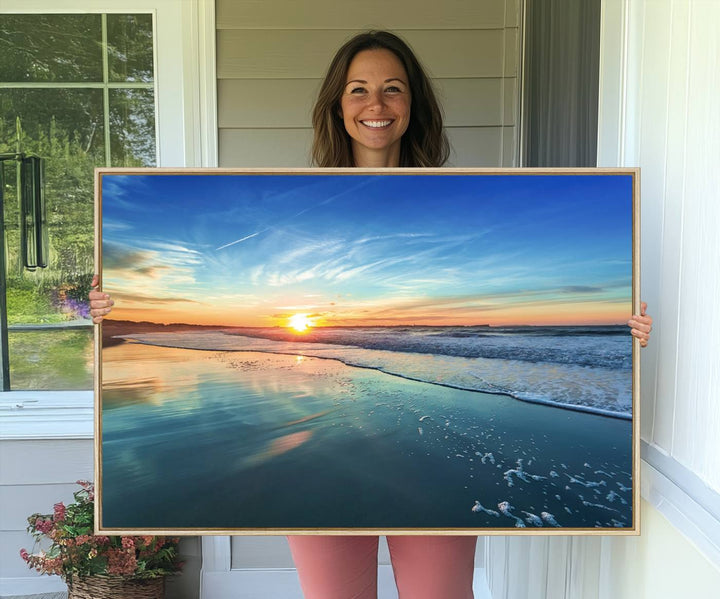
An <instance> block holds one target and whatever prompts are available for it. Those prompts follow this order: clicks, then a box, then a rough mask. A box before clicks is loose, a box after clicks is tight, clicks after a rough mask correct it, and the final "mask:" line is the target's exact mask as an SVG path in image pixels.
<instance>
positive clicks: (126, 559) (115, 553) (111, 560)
mask: <svg viewBox="0 0 720 599" xmlns="http://www.w3.org/2000/svg"><path fill="white" fill-rule="evenodd" d="M107 557H108V574H115V575H118V576H129V575H130V574H134V573H135V568H137V559H136V558H135V553H134V552H130V551H127V550H125V549H109V550H108V554H107Z"/></svg>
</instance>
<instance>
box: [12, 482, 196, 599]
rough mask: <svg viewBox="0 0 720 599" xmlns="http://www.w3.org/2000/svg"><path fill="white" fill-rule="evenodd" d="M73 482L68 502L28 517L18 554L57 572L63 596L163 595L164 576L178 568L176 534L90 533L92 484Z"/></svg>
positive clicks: (155, 598)
mask: <svg viewBox="0 0 720 599" xmlns="http://www.w3.org/2000/svg"><path fill="white" fill-rule="evenodd" d="M78 484H79V485H80V486H81V487H82V488H81V489H80V490H79V491H76V492H75V493H73V496H74V497H75V502H74V503H71V504H69V505H64V504H62V503H56V504H55V506H54V509H53V513H52V514H33V515H32V516H30V517H29V518H28V528H27V530H28V532H29V533H30V534H31V535H32V536H33V538H34V539H35V546H34V547H33V550H32V552H28V551H27V550H26V549H21V550H20V557H21V558H22V559H23V560H25V562H26V563H27V565H28V566H29V567H30V568H32V569H34V570H36V571H37V572H39V573H40V574H51V575H52V574H56V575H58V576H61V577H62V579H63V580H64V581H65V582H66V583H67V585H68V599H163V594H164V590H165V577H166V576H170V575H172V574H176V573H178V572H180V571H181V569H182V562H180V560H179V557H178V543H179V541H180V539H176V538H167V537H161V536H147V535H140V536H105V535H94V534H93V520H94V501H95V489H94V487H93V484H92V483H90V482H87V481H78Z"/></svg>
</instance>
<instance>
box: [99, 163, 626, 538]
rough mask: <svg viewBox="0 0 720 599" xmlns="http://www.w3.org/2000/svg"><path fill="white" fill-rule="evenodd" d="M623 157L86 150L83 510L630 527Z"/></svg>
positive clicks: (391, 527)
mask: <svg viewBox="0 0 720 599" xmlns="http://www.w3.org/2000/svg"><path fill="white" fill-rule="evenodd" d="M638 190H639V172H638V171H637V170H636V169H614V170H606V169H575V170H557V169H556V170H553V169H544V170H542V169H522V170H519V169H505V170H483V169H386V170H381V171H372V170H365V169H345V170H342V169H300V170H297V169H294V170H277V169H274V170H221V169H194V170H193V169H135V170H132V169H99V170H98V171H97V172H96V205H97V263H98V268H99V269H100V270H99V272H100V273H101V275H102V288H103V290H104V291H106V292H108V293H110V294H111V296H112V298H113V299H114V301H115V306H114V308H113V310H112V312H111V314H110V315H109V316H108V317H107V318H106V319H105V320H104V322H103V323H102V325H100V326H99V327H97V336H96V339H97V343H96V364H97V369H96V460H95V463H96V486H97V492H98V499H97V501H96V528H97V530H98V532H106V533H131V532H132V533H135V534H147V533H163V534H173V535H175V534H193V535H195V534H293V533H303V534H306V533H323V534H371V533H373V534H428V533H440V534H442V533H448V534H450V533H452V534H516V533H517V534H563V535H566V534H637V533H638V529H639V511H638V503H639V481H638V462H639V453H638V443H639V434H638V430H639V428H638V427H639V423H638V409H637V401H638V349H639V347H638V346H635V345H634V343H637V342H633V338H632V336H631V335H630V334H629V329H628V327H627V325H626V322H627V320H628V318H629V317H630V315H631V314H632V313H633V309H634V310H636V311H637V310H638V309H639V298H638V293H637V291H638V289H639V276H638V274H639V273H638V268H639V266H638V265H639V259H638V258H639V257H638V250H637V248H638V245H639V240H638V230H639V224H638V214H639V197H638V195H639V194H638Z"/></svg>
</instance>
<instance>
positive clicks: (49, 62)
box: [0, 14, 157, 390]
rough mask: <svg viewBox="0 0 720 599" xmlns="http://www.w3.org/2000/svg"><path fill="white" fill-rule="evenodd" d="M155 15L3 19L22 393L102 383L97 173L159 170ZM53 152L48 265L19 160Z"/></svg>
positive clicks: (5, 143) (7, 196)
mask: <svg viewBox="0 0 720 599" xmlns="http://www.w3.org/2000/svg"><path fill="white" fill-rule="evenodd" d="M153 37H154V31H153V15H152V14H14V15H3V16H2V19H1V20H0V48H1V50H2V51H1V52H0V56H2V58H1V59H0V155H3V156H4V157H5V160H3V161H2V163H0V164H1V167H0V168H2V169H3V175H4V177H3V178H2V180H3V189H2V191H3V216H4V231H3V241H4V244H5V256H6V259H5V277H6V282H7V321H8V345H9V351H8V363H9V364H8V365H9V370H10V387H11V388H12V389H48V390H49V389H53V390H60V389H91V388H92V361H93V352H92V339H93V335H92V323H91V321H90V320H89V315H88V308H87V301H86V298H87V294H88V292H89V289H90V281H91V278H92V274H93V270H94V267H93V264H94V258H93V255H94V251H93V248H94V236H93V225H94V208H93V206H94V204H93V169H94V168H95V167H96V166H154V165H155V164H156V155H157V149H156V148H157V143H156V133H155V131H156V126H155V121H156V117H155V105H156V101H155V95H156V94H155V76H154V64H155V57H154V50H153V49H154V43H153ZM18 155H36V156H40V157H41V158H43V159H44V163H45V164H44V182H45V222H46V229H47V238H48V250H49V251H48V260H47V267H46V268H32V269H29V268H27V267H26V266H25V264H24V260H23V259H22V255H21V251H20V245H21V243H20V238H21V226H20V225H21V223H20V210H19V206H18V204H19V201H18V200H19V198H18V183H17V175H16V172H17V170H18V162H17V160H15V158H14V157H15V156H18Z"/></svg>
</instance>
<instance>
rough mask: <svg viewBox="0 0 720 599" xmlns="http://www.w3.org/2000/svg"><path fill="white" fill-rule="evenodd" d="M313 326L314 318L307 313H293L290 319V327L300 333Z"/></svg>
mask: <svg viewBox="0 0 720 599" xmlns="http://www.w3.org/2000/svg"><path fill="white" fill-rule="evenodd" d="M312 326H313V322H312V319H310V318H309V317H308V315H307V314H293V315H292V316H291V317H290V318H289V319H288V327H289V328H291V329H294V330H295V331H296V332H298V333H304V332H306V331H307V330H308V329H309V328H310V327H312Z"/></svg>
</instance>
